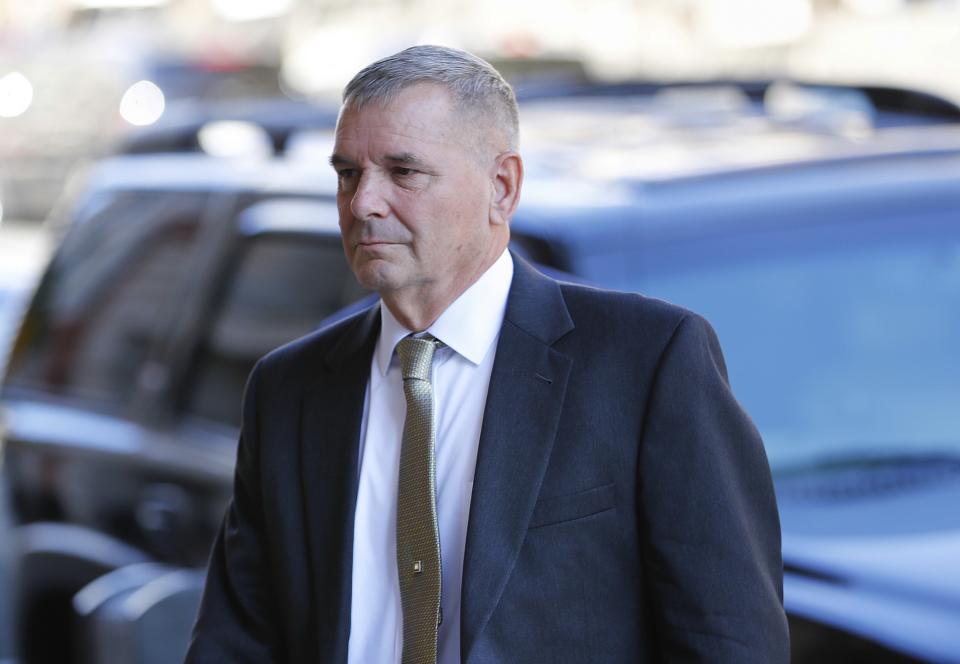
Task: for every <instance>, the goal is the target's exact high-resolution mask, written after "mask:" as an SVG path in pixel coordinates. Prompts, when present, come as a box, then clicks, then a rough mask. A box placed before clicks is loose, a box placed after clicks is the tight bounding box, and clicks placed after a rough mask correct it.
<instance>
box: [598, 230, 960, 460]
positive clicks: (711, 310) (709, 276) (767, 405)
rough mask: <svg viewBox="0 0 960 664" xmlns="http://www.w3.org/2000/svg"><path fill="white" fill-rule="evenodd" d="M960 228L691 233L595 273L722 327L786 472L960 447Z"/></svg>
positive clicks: (742, 391) (737, 378) (741, 382)
mask: <svg viewBox="0 0 960 664" xmlns="http://www.w3.org/2000/svg"><path fill="white" fill-rule="evenodd" d="M955 222H956V219H955V217H954V215H953V214H943V215H930V214H926V215H924V214H921V213H919V212H913V213H911V215H910V216H909V217H906V216H904V217H901V216H895V217H891V218H888V219H873V220H869V221H864V222H862V223H833V224H820V225H816V224H811V225H808V226H806V227H805V228H802V229H801V228H792V229H779V230H777V229H775V228H772V229H769V230H767V231H765V232H764V233H762V234H760V233H758V234H755V235H749V236H747V235H744V236H742V237H737V236H729V237H719V236H714V237H712V238H699V239H695V238H688V239H685V240H682V241H676V242H672V243H664V244H661V245H657V246H651V247H647V248H645V249H643V250H642V251H639V250H638V254H637V255H636V256H635V260H634V265H637V266H640V265H642V266H643V267H642V268H639V267H638V268H634V269H632V270H612V269H607V271H605V272H602V273H601V272H600V271H599V270H598V271H597V273H596V274H595V275H593V276H594V278H595V280H596V281H598V282H600V281H602V282H603V283H608V284H611V285H613V286H615V287H619V288H626V289H630V290H639V291H642V292H645V293H647V294H649V295H653V296H655V297H659V298H663V299H666V300H669V301H671V302H675V303H677V304H680V305H683V306H686V307H688V308H690V309H692V310H694V311H697V312H698V313H701V314H703V315H704V316H705V317H706V318H707V319H708V320H709V321H710V322H711V323H712V324H713V325H714V327H715V328H716V330H717V333H718V335H719V337H720V341H721V344H722V346H723V349H724V354H725V356H726V361H727V366H728V369H729V375H730V380H731V383H732V385H733V388H734V391H735V393H736V394H737V397H738V398H739V399H740V400H741V402H742V403H743V404H744V406H745V408H746V410H747V411H748V412H749V413H750V414H751V416H752V417H753V418H754V420H755V421H756V423H757V426H758V427H759V429H760V431H761V433H762V434H763V436H764V440H765V442H766V444H767V448H768V453H769V455H770V459H771V463H772V464H774V466H775V469H776V468H777V467H779V468H783V469H787V468H795V467H805V466H807V465H808V464H812V463H817V462H819V461H823V460H825V459H828V458H846V459H854V458H867V457H870V456H876V455H879V454H896V455H910V454H960V408H958V407H957V404H960V382H958V380H957V376H958V375H960V344H958V343H957V340H958V339H960V306H958V304H960V228H958V226H957V224H956V223H955ZM626 263H627V261H616V260H611V261H609V262H608V263H607V265H608V266H612V265H623V264H626ZM597 265H600V263H599V262H597Z"/></svg>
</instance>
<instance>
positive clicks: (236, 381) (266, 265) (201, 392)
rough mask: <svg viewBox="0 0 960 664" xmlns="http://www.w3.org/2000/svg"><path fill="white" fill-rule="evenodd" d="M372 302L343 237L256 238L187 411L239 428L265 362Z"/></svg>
mask: <svg viewBox="0 0 960 664" xmlns="http://www.w3.org/2000/svg"><path fill="white" fill-rule="evenodd" d="M365 294H366V293H365V291H363V290H362V289H361V288H360V286H359V285H358V284H357V282H356V280H355V279H354V277H353V273H352V272H351V271H350V268H349V266H348V265H347V263H346V260H345V259H344V257H343V249H342V248H341V245H340V240H339V238H337V237H309V236H307V237H303V236H284V235H270V234H264V235H258V236H254V237H252V238H248V239H247V240H246V241H245V246H244V248H243V250H242V252H241V255H240V259H239V261H238V263H237V267H236V269H235V271H234V272H233V274H232V275H231V276H230V277H229V279H228V282H227V284H226V287H225V291H224V294H223V297H222V300H221V303H220V305H219V307H218V309H217V312H216V314H215V316H214V318H213V320H212V323H211V326H210V328H209V331H208V333H207V337H206V340H205V342H204V344H203V346H202V348H201V351H200V355H199V358H198V359H197V361H196V363H195V366H194V373H193V377H192V384H191V387H190V390H189V397H188V402H187V405H186V407H187V411H188V412H189V413H191V414H193V415H198V416H200V417H202V418H204V419H207V420H212V421H215V422H219V423H222V424H227V425H231V426H236V425H238V423H239V413H240V401H241V398H242V395H243V387H244V384H245V382H246V377H247V374H248V373H249V372H250V370H251V369H252V368H253V365H254V363H255V362H256V361H257V359H258V358H260V357H261V356H262V355H264V354H266V353H267V352H268V351H270V350H271V349H273V348H276V347H277V346H281V345H283V344H284V343H286V342H288V341H291V340H293V339H296V338H297V337H300V336H303V335H304V334H307V333H309V332H311V331H312V330H314V329H316V327H317V326H318V324H319V323H320V322H321V321H322V320H323V319H325V318H327V317H328V316H330V315H331V314H333V313H334V312H336V311H337V310H338V309H341V308H342V307H344V306H346V305H347V304H349V303H351V302H353V301H355V300H357V299H359V298H361V297H363V296H364V295H365Z"/></svg>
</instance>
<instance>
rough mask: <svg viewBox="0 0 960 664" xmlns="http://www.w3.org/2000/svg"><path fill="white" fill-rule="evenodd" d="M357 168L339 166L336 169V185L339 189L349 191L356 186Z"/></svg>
mask: <svg viewBox="0 0 960 664" xmlns="http://www.w3.org/2000/svg"><path fill="white" fill-rule="evenodd" d="M356 182H357V170H356V169H354V168H341V169H340V170H338V171H337V187H338V188H339V189H340V190H341V191H350V190H352V189H353V188H354V187H355V186H356Z"/></svg>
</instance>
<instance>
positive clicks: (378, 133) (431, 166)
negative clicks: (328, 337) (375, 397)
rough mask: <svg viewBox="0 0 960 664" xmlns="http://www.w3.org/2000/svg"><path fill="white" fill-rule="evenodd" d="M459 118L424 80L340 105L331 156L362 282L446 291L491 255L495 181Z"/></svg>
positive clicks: (382, 288) (385, 288)
mask: <svg viewBox="0 0 960 664" xmlns="http://www.w3.org/2000/svg"><path fill="white" fill-rule="evenodd" d="M459 119H460V118H459V117H458V113H457V111H456V108H455V106H454V104H453V102H452V101H451V99H450V96H449V94H448V93H447V92H446V90H444V89H443V88H441V87H439V86H436V85H433V84H429V83H425V84H417V85H413V86H411V87H408V88H406V89H404V90H402V91H401V92H400V94H399V95H398V96H397V98H396V99H395V100H394V101H392V102H390V103H387V104H384V105H379V104H368V105H366V106H364V107H363V109H362V110H360V111H357V110H355V109H352V108H349V107H347V108H344V110H343V111H342V112H341V115H340V119H339V122H338V123H337V133H336V143H335V146H334V154H333V157H332V159H331V161H332V163H333V166H334V168H335V169H336V170H337V174H338V181H339V187H338V192H337V207H338V209H339V213H340V230H341V233H342V235H343V246H344V250H345V252H346V255H347V260H348V261H349V262H350V265H351V267H352V268H353V271H354V273H355V274H356V275H357V279H358V280H359V281H360V283H362V284H363V285H364V286H365V287H367V288H370V289H372V290H376V291H379V292H380V293H381V294H383V295H387V294H390V293H391V292H395V291H398V290H400V289H407V288H412V289H414V290H413V291H411V292H417V289H426V290H424V292H427V291H430V290H431V289H433V290H435V291H437V292H445V289H455V288H457V283H458V281H459V278H458V275H469V274H470V273H471V271H473V270H474V268H475V267H476V265H477V264H478V262H480V261H483V260H484V259H485V258H486V257H487V256H488V255H489V253H490V246H491V244H490V243H491V242H492V230H491V226H490V223H489V220H490V205H491V200H492V196H493V182H492V178H491V174H490V173H487V172H485V170H484V168H483V167H482V166H481V160H480V159H479V157H478V154H479V152H478V145H477V142H476V141H477V139H476V138H474V132H473V130H472V129H471V128H469V127H464V126H461V125H460V123H459V122H458V120H459ZM489 158H490V162H491V168H493V162H494V156H493V155H490V157H489Z"/></svg>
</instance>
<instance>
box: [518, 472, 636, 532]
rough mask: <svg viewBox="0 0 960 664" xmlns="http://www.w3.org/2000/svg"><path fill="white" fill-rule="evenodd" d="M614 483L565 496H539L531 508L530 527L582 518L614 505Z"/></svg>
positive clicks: (615, 499)
mask: <svg viewBox="0 0 960 664" xmlns="http://www.w3.org/2000/svg"><path fill="white" fill-rule="evenodd" d="M614 489H615V485H614V484H613V483H611V484H604V485H603V486H598V487H594V488H592V489H587V490H586V491H580V492H578V493H572V494H569V495H566V496H555V497H552V498H541V499H540V500H538V501H537V504H536V506H535V507H534V508H533V517H532V518H531V519H530V529H533V528H543V527H544V526H550V525H553V524H557V523H566V522H568V521H575V520H577V519H584V518H586V517H588V516H593V515H594V514H599V513H601V512H606V511H607V510H611V509H613V508H614V507H616V503H617V497H616V491H615V490H614Z"/></svg>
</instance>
